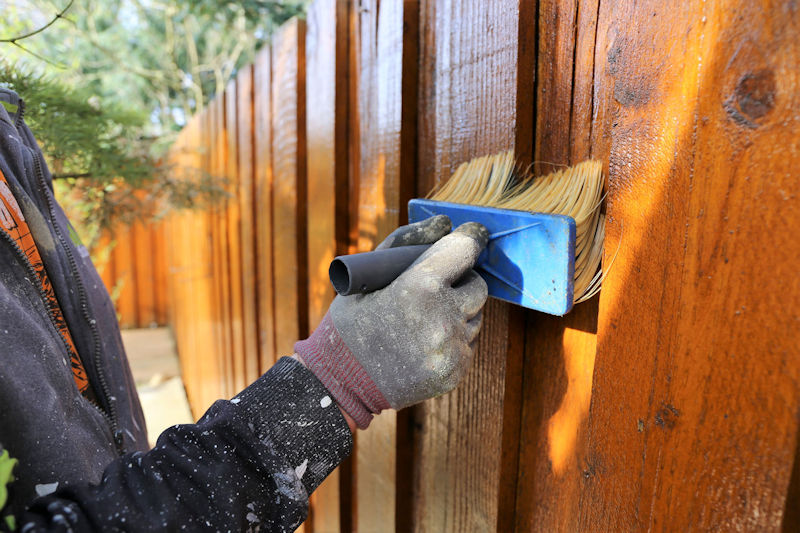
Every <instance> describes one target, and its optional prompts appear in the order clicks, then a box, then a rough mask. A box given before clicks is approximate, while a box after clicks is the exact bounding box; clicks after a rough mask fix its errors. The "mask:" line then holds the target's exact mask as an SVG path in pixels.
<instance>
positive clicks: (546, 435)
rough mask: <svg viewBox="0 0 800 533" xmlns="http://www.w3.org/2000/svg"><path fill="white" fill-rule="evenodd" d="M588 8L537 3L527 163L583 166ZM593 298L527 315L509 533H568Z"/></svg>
mask: <svg viewBox="0 0 800 533" xmlns="http://www.w3.org/2000/svg"><path fill="white" fill-rule="evenodd" d="M596 15H597V2H593V1H581V2H580V3H576V2H540V4H539V25H538V30H539V31H538V47H537V49H538V60H537V68H538V71H539V77H538V78H537V83H536V86H535V87H536V93H535V94H536V100H537V103H536V109H537V114H536V119H537V122H536V128H535V141H534V142H535V155H534V159H535V160H536V161H538V162H540V163H538V165H537V169H538V170H539V171H540V172H545V173H546V172H550V171H552V170H554V168H558V167H559V166H560V165H566V164H574V163H578V162H580V161H582V160H585V159H587V158H588V157H589V152H590V147H589V144H588V141H589V138H590V135H591V96H592V80H593V65H594V61H593V58H594V35H595V27H596ZM597 300H598V299H597V298H594V299H593V300H592V301H590V302H587V303H583V304H579V305H577V306H576V307H575V308H574V309H573V311H572V312H571V313H570V314H569V315H567V316H566V317H553V316H548V315H545V314H542V313H537V312H529V313H527V325H526V349H525V363H524V371H523V374H524V383H523V392H522V398H523V399H524V401H523V404H522V425H521V433H520V459H519V476H518V478H517V482H518V485H517V501H516V518H515V523H516V524H515V525H516V529H517V531H576V530H577V529H578V518H579V516H578V514H577V513H576V512H575V510H576V509H577V506H578V502H579V499H580V490H581V483H580V482H581V480H582V479H583V467H584V460H585V457H584V452H585V447H584V445H583V443H584V442H585V438H586V423H587V417H588V412H589V402H590V399H591V387H592V371H593V368H594V358H595V346H596V331H597V325H596V324H597Z"/></svg>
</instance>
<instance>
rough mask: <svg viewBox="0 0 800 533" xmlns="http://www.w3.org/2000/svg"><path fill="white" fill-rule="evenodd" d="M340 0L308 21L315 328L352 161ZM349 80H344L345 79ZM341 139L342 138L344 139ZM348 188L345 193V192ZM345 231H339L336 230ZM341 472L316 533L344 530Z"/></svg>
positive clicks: (332, 481)
mask: <svg viewBox="0 0 800 533" xmlns="http://www.w3.org/2000/svg"><path fill="white" fill-rule="evenodd" d="M340 4H345V6H346V3H344V2H337V1H336V0H316V1H315V2H314V3H313V4H311V5H310V6H309V7H308V10H307V15H306V21H307V29H306V57H305V62H306V84H307V86H308V87H311V88H313V89H312V90H310V91H307V92H306V131H307V157H308V219H307V220H308V226H307V231H308V320H309V327H310V329H311V330H313V329H314V328H316V327H317V326H318V325H319V323H320V322H321V321H322V318H323V317H324V316H325V313H326V312H327V310H328V306H329V305H330V303H331V301H333V297H334V296H335V292H334V290H333V288H332V286H331V283H330V280H329V278H328V267H329V265H330V262H331V261H332V260H333V258H334V257H335V256H336V255H337V249H338V248H339V244H338V243H337V220H336V217H337V211H339V210H340V206H338V205H337V204H338V202H340V201H343V200H344V201H345V202H346V201H347V190H348V179H349V176H348V161H347V159H348V158H347V150H346V148H347V144H346V142H347V138H346V135H347V132H346V129H345V128H343V127H342V126H343V125H344V126H346V124H347V120H348V117H347V93H346V91H347V85H346V83H339V82H337V78H338V77H339V76H346V70H345V71H344V72H342V67H343V66H344V68H346V66H347V60H348V57H347V40H346V38H347V35H346V33H345V34H344V35H342V34H341V30H342V26H344V27H345V28H346V25H347V16H348V13H347V10H346V9H342V8H341V5H340ZM345 81H346V79H345ZM342 137H343V138H342ZM337 148H338V150H337ZM342 189H344V191H342ZM338 232H339V233H341V232H342V230H341V228H340V229H339V230H338ZM339 485H340V479H339V470H338V469H337V470H334V471H333V472H332V473H331V475H330V476H328V478H327V479H326V480H325V481H324V482H323V483H322V484H321V485H320V486H319V487H318V488H317V490H316V491H315V492H314V494H313V495H312V498H311V506H312V512H311V518H310V521H311V522H312V525H313V531H314V532H315V533H328V532H329V533H335V532H338V531H340V527H341V512H340V503H341V500H340V498H339Z"/></svg>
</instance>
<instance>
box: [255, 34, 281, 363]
mask: <svg viewBox="0 0 800 533" xmlns="http://www.w3.org/2000/svg"><path fill="white" fill-rule="evenodd" d="M271 80H272V55H271V49H270V48H269V47H264V48H263V49H262V50H261V51H260V52H259V53H258V55H257V56H256V60H255V62H254V64H253V156H254V157H253V161H254V163H253V164H254V171H255V174H254V176H253V180H254V183H253V185H254V191H253V195H254V196H253V202H254V207H253V209H254V215H253V223H254V224H255V265H256V267H255V268H256V274H257V278H256V286H257V287H256V291H257V292H256V293H257V301H256V311H257V315H258V318H257V324H256V326H257V342H258V356H259V365H258V371H259V373H264V372H266V371H267V370H268V369H269V368H270V367H271V366H272V365H273V364H274V363H275V360H276V358H275V320H274V318H275V314H274V303H275V302H274V298H273V253H272V202H273V195H272V96H271V95H272V81H271Z"/></svg>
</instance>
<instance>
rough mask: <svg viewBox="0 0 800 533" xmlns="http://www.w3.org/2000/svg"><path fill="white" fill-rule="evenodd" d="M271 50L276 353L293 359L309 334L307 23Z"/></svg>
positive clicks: (280, 36) (282, 33)
mask: <svg viewBox="0 0 800 533" xmlns="http://www.w3.org/2000/svg"><path fill="white" fill-rule="evenodd" d="M272 46H273V48H272V51H273V62H272V80H271V81H272V110H273V112H272V171H273V195H274V200H273V213H272V242H273V247H274V249H275V251H276V253H275V256H274V263H273V264H274V272H273V275H274V278H275V284H274V287H273V290H274V294H275V307H276V313H275V349H276V355H277V356H278V357H281V356H284V355H291V354H292V353H293V352H294V343H295V342H296V341H297V340H298V339H300V338H303V337H304V336H305V335H306V333H307V332H308V304H307V302H308V274H307V270H308V267H307V265H308V262H307V250H306V242H307V234H306V218H305V217H306V209H307V207H306V157H305V156H306V154H305V152H306V139H305V128H306V126H305V92H304V88H303V87H304V84H305V79H304V74H305V67H304V64H305V53H304V49H305V23H304V22H303V21H300V20H293V21H292V22H290V23H287V24H286V25H285V26H283V27H282V28H281V29H280V30H279V31H278V33H277V34H276V35H275V36H274V38H273V45H272Z"/></svg>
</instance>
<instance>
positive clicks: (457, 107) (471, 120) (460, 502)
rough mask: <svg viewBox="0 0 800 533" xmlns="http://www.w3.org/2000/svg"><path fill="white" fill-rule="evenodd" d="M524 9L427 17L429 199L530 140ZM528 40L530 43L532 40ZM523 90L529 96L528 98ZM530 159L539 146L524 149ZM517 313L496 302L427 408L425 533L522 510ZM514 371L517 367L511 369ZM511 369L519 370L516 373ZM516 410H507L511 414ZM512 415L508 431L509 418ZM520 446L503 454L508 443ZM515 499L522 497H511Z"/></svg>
mask: <svg viewBox="0 0 800 533" xmlns="http://www.w3.org/2000/svg"><path fill="white" fill-rule="evenodd" d="M520 15H524V16H529V15H530V13H528V11H526V10H523V11H522V12H520V10H519V5H518V4H517V2H512V1H509V2H493V3H491V4H488V3H484V2H463V3H459V4H458V5H454V4H451V3H449V2H445V1H440V2H430V3H427V4H425V5H424V6H423V9H422V11H421V20H420V32H421V41H420V43H421V47H422V49H421V53H420V58H421V69H422V70H421V72H420V128H419V173H418V174H419V181H418V187H419V190H420V193H421V194H424V193H425V192H426V191H427V190H430V189H431V188H432V186H433V185H434V184H435V183H437V182H440V181H441V180H443V179H446V178H447V177H449V176H450V174H451V172H452V171H453V170H455V168H456V166H457V165H458V164H459V163H461V162H462V161H466V160H468V159H470V158H472V157H475V156H479V155H484V154H487V153H492V152H496V151H499V150H503V149H508V148H514V147H515V144H520V141H518V139H523V140H528V141H529V140H530V138H531V128H532V124H531V123H530V122H528V121H527V120H526V121H524V122H518V121H517V117H518V116H524V117H530V116H531V110H530V109H529V108H524V109H523V108H521V107H520V105H521V104H524V105H530V102H528V101H523V100H518V99H517V93H518V91H517V84H518V79H520V78H519V77H518V75H517V70H518V68H519V69H520V70H522V69H525V72H524V75H525V76H526V79H527V76H528V74H529V72H530V69H531V68H532V65H526V64H522V65H519V67H518V65H517V63H518V60H519V59H520V57H524V58H526V60H530V58H531V54H529V52H528V51H525V53H524V54H521V53H520V47H519V40H518V31H519V28H524V30H523V31H529V28H530V27H531V25H532V24H533V23H534V21H533V20H530V19H528V20H520ZM523 40H524V38H523ZM520 92H522V91H520ZM519 150H520V151H521V153H522V154H523V155H525V154H527V156H528V157H530V156H529V154H530V147H529V146H526V145H522V144H520V146H519ZM517 312H518V311H517V310H510V308H509V306H508V305H506V304H503V303H500V302H497V301H490V302H489V303H488V305H487V307H486V308H485V310H484V323H483V329H482V333H481V335H480V337H479V341H478V350H477V352H476V354H475V357H474V360H473V363H472V367H471V369H470V371H469V372H468V374H467V376H466V378H465V379H464V381H463V382H462V383H461V384H460V385H459V386H458V388H457V389H456V390H455V391H454V392H453V393H451V394H449V395H446V396H444V397H441V398H437V399H435V400H432V401H430V402H426V403H425V404H423V406H422V408H421V409H420V415H419V418H418V425H419V426H420V427H421V429H420V430H419V435H418V436H417V437H416V438H417V441H418V445H417V447H418V453H417V461H416V466H415V475H416V491H417V497H418V502H419V503H418V506H417V508H416V509H415V513H414V528H415V530H418V531H494V530H495V529H496V527H497V525H498V519H499V515H501V514H503V513H513V499H512V500H511V501H506V500H501V498H500V496H501V493H502V494H505V492H503V491H501V489H500V485H501V484H506V483H514V480H513V479H501V473H506V472H510V473H511V474H512V475H515V474H516V472H515V471H514V469H513V468H507V467H505V466H504V461H512V462H515V461H516V443H514V442H513V441H512V439H505V440H504V439H503V430H504V429H507V430H508V431H514V432H516V431H518V428H517V427H516V426H517V424H518V416H519V406H518V405H508V406H505V405H504V398H505V394H506V381H507V380H508V381H509V383H510V386H511V387H513V388H514V390H517V389H518V387H519V379H520V376H519V372H518V370H517V369H518V366H519V364H520V360H521V359H520V358H521V350H522V342H521V337H520V335H521V333H522V332H521V331H519V329H520V328H514V329H510V328H509V320H511V321H512V322H513V323H516V321H517V320H518V316H517V315H516V313H517ZM507 365H509V366H507ZM507 369H514V370H513V371H512V372H510V373H509V374H508V375H507V374H506V370H507ZM506 407H507V409H506ZM506 417H509V418H511V419H513V420H510V421H509V422H510V423H508V424H504V418H506ZM504 445H505V446H513V448H514V449H507V450H503V446H504ZM512 495H513V493H512Z"/></svg>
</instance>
